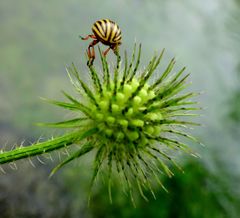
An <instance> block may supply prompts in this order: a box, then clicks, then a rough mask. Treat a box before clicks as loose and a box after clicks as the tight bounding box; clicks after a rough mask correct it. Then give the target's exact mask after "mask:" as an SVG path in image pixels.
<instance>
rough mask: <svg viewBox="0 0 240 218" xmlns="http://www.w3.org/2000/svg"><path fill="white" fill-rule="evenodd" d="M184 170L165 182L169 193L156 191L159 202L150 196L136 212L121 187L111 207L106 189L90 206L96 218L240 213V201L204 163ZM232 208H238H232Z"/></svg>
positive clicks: (195, 217)
mask: <svg viewBox="0 0 240 218" xmlns="http://www.w3.org/2000/svg"><path fill="white" fill-rule="evenodd" d="M184 169H185V173H184V174H181V173H179V172H176V174H175V176H174V177H173V178H166V177H165V178H162V182H163V184H164V185H165V186H166V188H167V189H168V191H169V193H166V192H164V191H163V190H161V189H157V190H156V197H157V199H156V200H154V199H153V197H152V196H151V194H150V193H149V194H148V196H150V198H149V199H150V201H149V202H146V201H144V200H143V199H138V203H137V208H134V209H133V207H132V204H131V202H130V201H129V200H127V197H126V196H125V195H124V193H119V189H118V187H115V191H113V202H114V203H113V204H112V205H110V204H109V199H108V197H107V195H106V192H107V190H106V189H105V188H106V187H105V188H102V189H100V191H99V192H98V193H97V194H96V195H95V196H94V198H93V200H92V202H91V207H90V209H91V211H92V213H93V217H96V218H97V217H98V218H101V217H106V218H113V217H125V218H128V217H129V218H130V217H139V218H141V217H142V218H143V217H159V218H160V217H161V218H173V217H174V218H186V217H189V218H210V217H211V218H225V217H232V216H233V213H234V214H235V215H236V214H238V213H239V212H240V209H239V208H238V206H237V205H239V203H240V201H239V199H237V198H235V197H233V196H232V193H230V191H229V190H228V188H227V186H226V184H225V182H224V181H223V180H221V179H219V178H218V176H217V175H214V174H212V173H211V172H209V171H208V170H207V169H206V167H205V166H204V165H203V163H201V162H199V161H190V162H189V161H188V162H187V163H186V165H185V166H184ZM229 204H230V205H236V206H235V207H234V208H231V207H229ZM233 211H234V212H233Z"/></svg>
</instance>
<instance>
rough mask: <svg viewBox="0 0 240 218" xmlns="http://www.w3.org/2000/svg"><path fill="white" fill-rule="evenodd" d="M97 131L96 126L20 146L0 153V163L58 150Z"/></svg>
mask: <svg viewBox="0 0 240 218" xmlns="http://www.w3.org/2000/svg"><path fill="white" fill-rule="evenodd" d="M96 132H97V129H96V128H93V129H90V130H88V131H86V132H84V133H81V132H78V131H75V132H71V133H68V134H65V135H63V136H59V137H57V138H54V139H50V140H48V141H46V142H40V143H36V144H33V145H31V146H27V147H18V148H16V149H14V150H11V151H6V152H3V153H0V164H4V163H10V162H13V161H16V160H19V159H24V158H28V157H32V156H36V155H40V154H44V153H48V152H50V151H53V150H57V149H60V148H63V147H66V146H69V145H71V144H73V143H76V142H79V141H81V140H83V139H85V138H87V137H89V136H91V135H93V134H94V133H96Z"/></svg>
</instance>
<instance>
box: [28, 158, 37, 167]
mask: <svg viewBox="0 0 240 218" xmlns="http://www.w3.org/2000/svg"><path fill="white" fill-rule="evenodd" d="M28 160H29V163H30V164H31V165H32V166H33V167H34V168H36V166H35V165H34V163H33V162H32V160H31V158H30V157H29V158H28Z"/></svg>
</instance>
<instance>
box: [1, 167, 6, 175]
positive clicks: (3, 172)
mask: <svg viewBox="0 0 240 218" xmlns="http://www.w3.org/2000/svg"><path fill="white" fill-rule="evenodd" d="M0 170H1V171H2V172H3V173H4V174H6V171H5V170H4V169H3V168H2V167H1V166H0Z"/></svg>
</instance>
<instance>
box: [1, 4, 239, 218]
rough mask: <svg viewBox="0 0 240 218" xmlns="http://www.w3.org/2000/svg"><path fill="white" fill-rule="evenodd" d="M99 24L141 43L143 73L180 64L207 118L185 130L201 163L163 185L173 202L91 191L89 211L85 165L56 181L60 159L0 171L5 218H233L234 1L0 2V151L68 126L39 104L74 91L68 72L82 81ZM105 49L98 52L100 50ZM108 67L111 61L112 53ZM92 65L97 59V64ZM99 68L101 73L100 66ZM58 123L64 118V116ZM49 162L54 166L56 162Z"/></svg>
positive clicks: (127, 41)
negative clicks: (71, 68) (153, 63)
mask: <svg viewBox="0 0 240 218" xmlns="http://www.w3.org/2000/svg"><path fill="white" fill-rule="evenodd" d="M101 18H110V19H112V20H114V21H116V22H117V23H118V24H119V26H120V28H121V29H122V35H123V44H122V45H121V51H120V52H121V54H122V55H123V53H124V50H127V51H128V52H129V53H130V52H131V50H132V48H133V44H134V42H137V43H140V42H141V43H142V46H143V52H142V60H141V62H142V63H141V64H140V65H141V69H142V68H143V67H144V66H146V63H147V61H148V60H149V59H150V58H151V57H152V55H153V53H154V52H155V51H158V52H159V51H161V50H162V48H165V49H166V53H165V57H164V61H165V62H168V61H169V60H170V58H172V57H173V56H175V57H176V60H177V67H176V69H177V68H178V69H179V68H181V67H183V66H185V65H186V66H187V71H188V72H190V73H191V81H192V87H191V89H193V90H195V91H204V94H202V95H201V96H200V97H199V99H198V101H199V102H200V105H201V106H202V107H204V108H205V109H204V110H203V111H202V112H201V114H202V115H203V116H202V117H200V118H198V121H199V122H201V123H202V124H203V127H200V128H197V129H194V130H191V132H192V133H193V134H194V135H195V136H197V137H198V138H199V139H200V140H201V141H202V142H203V143H204V144H205V145H206V147H201V146H200V145H199V146H198V145H192V147H193V149H194V150H196V151H197V152H198V153H200V155H201V159H198V160H197V159H195V158H193V157H191V158H187V157H186V156H185V155H182V156H181V158H180V162H181V163H182V168H183V169H184V171H185V173H181V172H178V171H177V170H175V171H174V172H175V176H174V177H173V178H171V179H169V178H167V177H162V178H161V179H162V182H163V184H164V185H165V186H166V188H167V189H168V191H169V193H166V192H164V190H162V189H161V188H160V187H158V186H156V187H155V188H154V189H155V193H156V196H157V199H156V200H154V199H153V197H152V196H151V194H150V193H148V194H147V195H148V196H149V202H146V201H145V200H143V199H141V198H136V205H137V207H136V208H134V207H133V205H132V203H131V201H130V200H129V197H128V196H127V195H126V194H125V193H123V192H122V190H119V189H118V187H114V188H113V190H112V192H113V204H110V202H109V197H108V191H107V187H105V186H106V185H104V183H103V185H97V186H96V187H95V189H94V192H93V196H92V201H91V204H90V206H88V203H87V199H88V190H89V185H90V179H91V170H92V165H91V157H90V156H86V157H84V158H83V159H81V160H79V162H78V161H75V162H74V163H73V164H70V165H69V166H66V167H65V168H64V169H63V170H62V171H60V172H59V173H57V174H56V175H55V176H54V177H53V178H51V179H48V175H49V173H50V170H51V168H52V167H53V166H54V165H56V163H57V162H58V158H59V157H58V156H59V155H58V154H57V153H56V154H55V153H54V154H53V155H52V156H51V157H50V156H49V157H40V158H42V159H40V160H38V159H36V158H34V159H32V160H25V161H18V162H16V165H15V164H11V165H6V166H3V168H1V169H0V178H1V179H0V217H1V218H15V217H16V218H19V217H20V218H28V217H29V218H35V217H36V218H42V217H44V218H45V217H46V218H54V217H59V218H61V217H64V218H65V217H66V218H68V217H71V218H78V217H79V218H80V217H99V218H100V217H107V218H108V217H109V218H110V217H127V218H128V217H154V218H155V217H160V218H178V217H179V218H198V217H199V218H202V217H203V218H229V217H230V218H232V217H233V218H235V217H236V218H238V217H239V214H240V206H239V205H240V182H239V181H240V159H239V154H240V146H239V141H240V86H239V83H240V62H239V56H240V25H239V23H240V1H237V0H235V1H234V0H229V1H223V0H213V1H207V0H204V1H191V0H184V1H177V0H173V1H164V0H160V1H143V0H134V1H127V0H122V1H120V0H117V1H114V2H113V1H110V0H103V1H83V0H79V1H77V0H70V1H62V0H58V1H48V2H45V1H30V0H22V1H14V0H8V1H1V3H0V27H1V33H0V114H1V116H0V149H5V150H6V149H11V148H12V147H13V146H14V145H15V144H21V143H23V144H24V145H28V144H31V143H33V142H34V141H37V140H44V139H46V138H47V137H49V136H52V135H55V134H59V131H58V132H56V131H54V130H52V129H47V128H40V127H36V126H34V123H36V122H46V121H48V122H55V121H59V120H61V119H64V118H67V117H68V116H70V114H64V112H65V111H62V110H60V109H58V108H55V107H54V106H51V105H48V104H45V103H43V102H42V101H41V99H40V98H39V96H41V97H46V98H54V99H61V98H62V96H61V92H60V91H61V90H66V91H68V92H70V93H71V92H73V89H72V87H71V84H70V82H69V79H68V76H67V74H66V72H65V67H66V65H69V64H71V63H72V62H74V63H75V64H76V65H77V66H78V67H79V69H80V70H81V71H82V76H83V77H84V75H85V74H86V73H87V71H86V70H87V68H86V57H85V56H86V55H85V50H86V48H87V46H88V43H89V42H90V41H89V42H86V41H81V40H80V39H79V38H78V36H79V35H87V34H89V33H91V25H92V23H93V22H94V21H96V20H98V19H101ZM101 47H102V48H103V46H101ZM108 58H109V60H113V61H114V60H115V59H114V58H115V57H114V55H113V54H111V53H110V54H109V57H108ZM97 63H98V60H96V64H97ZM98 69H101V68H100V66H98ZM63 114H64V116H63ZM52 159H53V160H52Z"/></svg>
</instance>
